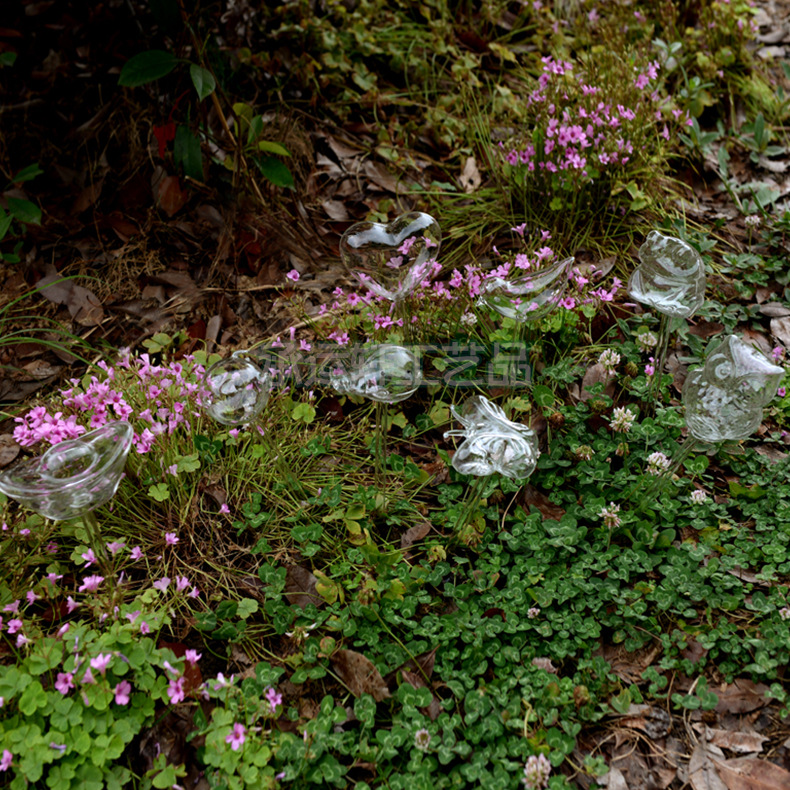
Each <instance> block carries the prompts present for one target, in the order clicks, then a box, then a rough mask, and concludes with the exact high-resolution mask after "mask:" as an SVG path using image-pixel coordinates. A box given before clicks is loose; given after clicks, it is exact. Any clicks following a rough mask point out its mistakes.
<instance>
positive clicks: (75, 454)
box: [0, 422, 134, 521]
mask: <svg viewBox="0 0 790 790" xmlns="http://www.w3.org/2000/svg"><path fill="white" fill-rule="evenodd" d="M133 436H134V431H133V430H132V426H131V425H130V424H129V423H128V422H108V423H107V424H106V425H103V426H102V427H101V428H97V429H96V430H95V431H91V432H90V433H86V434H84V435H83V436H81V437H80V438H79V439H69V440H67V441H64V442H60V443H59V444H56V445H53V446H52V447H50V448H49V450H47V451H46V452H45V453H44V455H42V456H39V457H38V458H33V459H31V460H29V461H23V462H22V463H19V464H17V465H16V466H15V467H13V468H12V469H10V470H8V471H7V472H4V473H3V474H0V491H2V492H3V493H4V494H6V495H7V496H9V497H11V498H12V499H16V500H17V501H18V502H20V503H21V504H23V505H25V506H26V507H28V508H30V509H31V510H35V511H36V512H37V513H40V514H41V515H42V516H44V517H45V518H49V519H52V520H53V521H64V520H66V519H71V518H77V517H79V516H84V515H85V514H86V513H89V512H90V511H92V510H94V509H95V508H97V507H100V506H101V505H104V504H105V503H107V502H109V501H110V499H112V497H113V496H114V494H115V492H116V490H117V489H118V485H119V483H120V482H121V476H122V473H123V468H124V465H125V464H126V457H127V456H128V454H129V449H130V448H131V446H132V438H133Z"/></svg>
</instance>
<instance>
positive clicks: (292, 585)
mask: <svg viewBox="0 0 790 790" xmlns="http://www.w3.org/2000/svg"><path fill="white" fill-rule="evenodd" d="M317 582H318V579H316V577H315V576H313V574H312V573H310V571H308V570H307V568H303V567H302V566H301V565H289V566H288V570H287V571H286V573H285V597H286V598H287V599H288V603H293V604H296V605H297V606H300V607H301V608H302V609H304V608H305V607H306V606H307V604H309V603H314V604H315V605H316V606H323V605H324V604H325V603H326V601H324V599H323V598H322V597H321V596H320V595H319V594H318V593H317V592H316V583H317Z"/></svg>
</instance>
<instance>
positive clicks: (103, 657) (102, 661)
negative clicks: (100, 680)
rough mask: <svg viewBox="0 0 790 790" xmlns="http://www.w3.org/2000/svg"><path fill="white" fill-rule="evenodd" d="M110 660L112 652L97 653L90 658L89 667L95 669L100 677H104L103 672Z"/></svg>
mask: <svg viewBox="0 0 790 790" xmlns="http://www.w3.org/2000/svg"><path fill="white" fill-rule="evenodd" d="M111 661H112V654H111V653H99V655H98V656H96V658H92V659H91V660H90V664H91V667H93V669H95V670H96V671H97V672H98V673H99V674H100V675H101V676H102V677H104V673H105V672H106V671H107V667H108V666H109V664H110V662H111Z"/></svg>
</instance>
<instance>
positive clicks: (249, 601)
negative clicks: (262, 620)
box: [236, 598, 258, 620]
mask: <svg viewBox="0 0 790 790" xmlns="http://www.w3.org/2000/svg"><path fill="white" fill-rule="evenodd" d="M257 611H258V602H257V601H256V600H255V599H254V598H242V599H241V600H240V601H239V608H238V609H237V610H236V614H237V615H238V616H239V617H240V618H241V619H242V620H246V619H247V618H248V617H249V616H250V615H251V614H255V612H257Z"/></svg>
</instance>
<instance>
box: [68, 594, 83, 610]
mask: <svg viewBox="0 0 790 790" xmlns="http://www.w3.org/2000/svg"><path fill="white" fill-rule="evenodd" d="M80 606H82V604H79V603H77V602H76V601H75V600H74V599H73V598H72V597H71V596H70V595H69V597H68V598H66V611H67V612H68V613H69V614H71V613H72V612H73V611H74V610H75V609H79V608H80Z"/></svg>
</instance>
